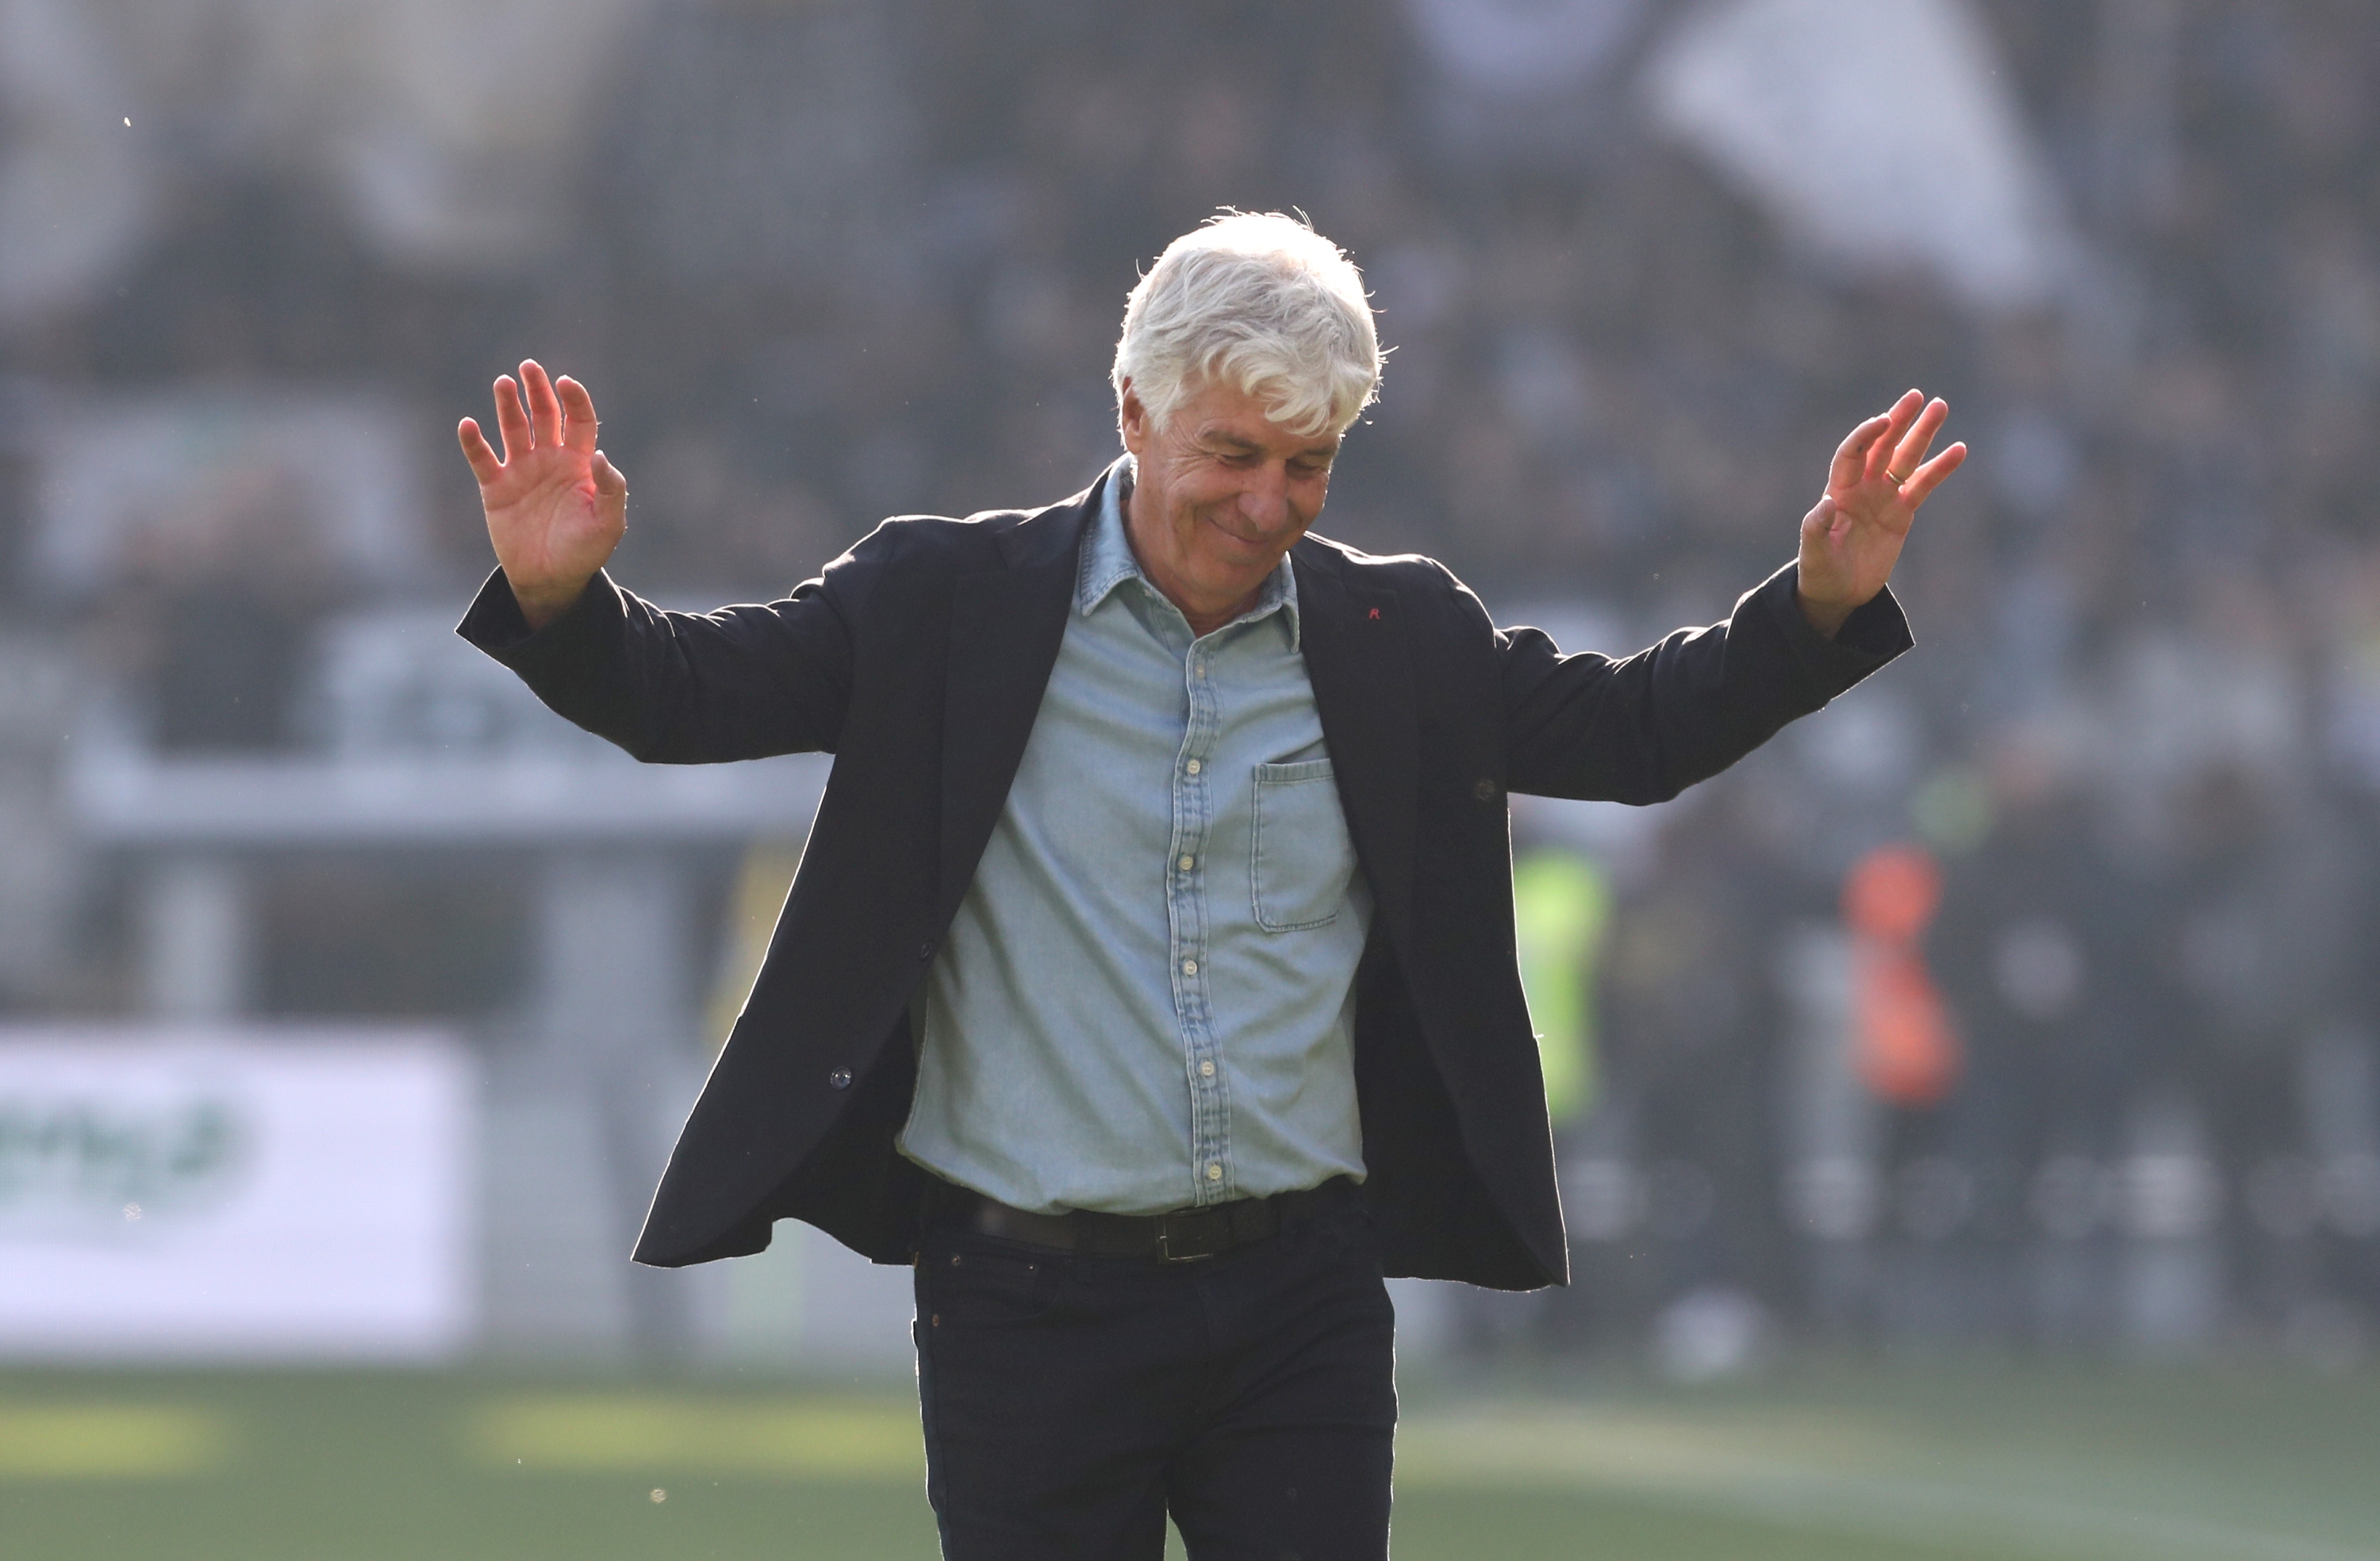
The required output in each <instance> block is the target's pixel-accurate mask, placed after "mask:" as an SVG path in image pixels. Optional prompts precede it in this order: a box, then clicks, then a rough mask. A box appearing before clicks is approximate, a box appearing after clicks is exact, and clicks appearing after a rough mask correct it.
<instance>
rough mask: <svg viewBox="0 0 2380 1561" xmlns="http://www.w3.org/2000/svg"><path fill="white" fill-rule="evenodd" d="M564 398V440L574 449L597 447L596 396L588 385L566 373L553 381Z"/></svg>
mask: <svg viewBox="0 0 2380 1561" xmlns="http://www.w3.org/2000/svg"><path fill="white" fill-rule="evenodd" d="M553 389H554V393H555V394H557V395H559V396H560V397H561V399H562V442H563V443H564V444H565V445H566V446H568V447H569V448H570V449H573V450H592V449H594V448H595V430H596V422H595V398H594V397H593V396H591V395H589V394H588V393H587V387H586V386H585V385H582V384H580V383H579V382H578V381H576V380H574V379H572V378H571V377H570V376H569V375H567V374H565V375H564V376H563V377H562V378H561V379H559V380H556V381H554V382H553Z"/></svg>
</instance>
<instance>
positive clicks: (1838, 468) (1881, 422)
mask: <svg viewBox="0 0 2380 1561" xmlns="http://www.w3.org/2000/svg"><path fill="white" fill-rule="evenodd" d="M1887 422H1888V418H1886V417H1883V416H1882V415H1880V414H1879V415H1878V416H1876V417H1870V418H1869V419H1868V420H1867V421H1866V422H1864V423H1862V424H1861V425H1860V426H1859V427H1857V428H1855V429H1853V430H1852V431H1851V432H1850V433H1849V434H1846V435H1845V436H1844V438H1843V442H1842V443H1840V444H1839V445H1837V446H1836V447H1835V463H1834V465H1833V466H1829V467H1828V468H1827V486H1828V487H1829V488H1849V487H1850V486H1851V485H1852V484H1853V483H1855V482H1857V481H1858V480H1859V479H1860V474H1861V473H1862V472H1863V471H1865V470H1866V469H1867V452H1868V447H1869V446H1870V445H1871V444H1873V443H1875V442H1876V436H1877V435H1878V434H1880V433H1882V432H1883V431H1884V429H1885V424H1886V423H1887Z"/></svg>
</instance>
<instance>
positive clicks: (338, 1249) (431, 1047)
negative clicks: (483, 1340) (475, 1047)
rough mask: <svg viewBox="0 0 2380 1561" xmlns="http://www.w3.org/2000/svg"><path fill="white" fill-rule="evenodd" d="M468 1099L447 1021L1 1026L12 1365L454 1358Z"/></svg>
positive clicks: (1, 1174)
mask: <svg viewBox="0 0 2380 1561" xmlns="http://www.w3.org/2000/svg"><path fill="white" fill-rule="evenodd" d="M476 1088H477V1084H476V1072H475V1068H474V1065H473V1061H472V1059H471V1057H470V1055H469V1054H468V1052H467V1051H465V1050H464V1048H463V1047H461V1046H460V1045H459V1044H457V1043H456V1042H455V1040H454V1039H453V1038H452V1037H450V1036H447V1035H443V1034H441V1033H438V1032H434V1031H419V1030H407V1031H391V1030H386V1029H382V1030H362V1029H354V1028H332V1027H310V1026H309V1027H299V1026H264V1025H240V1026H209V1027H194V1026H182V1025H176V1026H124V1027H106V1028H102V1027H89V1028H82V1027H70V1026H64V1025H59V1026H44V1027H40V1028H33V1027H7V1028H0V1355H9V1356H18V1357H27V1356H32V1357H52V1358H81V1359H103V1358H118V1359H121V1358H148V1359H160V1358H169V1359H203V1358H237V1359H246V1360H270V1359H291V1360H308V1359H311V1360H321V1359H326V1358H345V1359H378V1360H427V1359H435V1358H439V1357H442V1356H445V1355H448V1354H451V1353H453V1352H455V1351H456V1350H457V1349H462V1348H463V1347H465V1346H467V1345H468V1344H469V1343H470V1341H471V1339H472V1337H473V1335H474V1333H475V1331H476V1329H477V1325H478V1313H479V1280H478V1275H477V1272H476V1269H477V1262H476V1240H477V1237H476V1228H475V1227H476V1210H477V1205H478V1196H477V1188H476V1185H475V1181H476V1174H475V1167H474V1164H473V1161H474V1159H475V1146H476V1137H477V1132H478V1107H477V1100H476Z"/></svg>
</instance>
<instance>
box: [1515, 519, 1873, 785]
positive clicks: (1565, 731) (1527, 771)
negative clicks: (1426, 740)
mask: <svg viewBox="0 0 2380 1561" xmlns="http://www.w3.org/2000/svg"><path fill="white" fill-rule="evenodd" d="M1797 577H1798V576H1797V571H1796V566H1795V565H1793V564H1790V563H1789V564H1787V565H1786V566H1785V567H1784V568H1783V569H1780V570H1779V571H1778V572H1777V573H1776V574H1774V575H1770V576H1769V577H1768V578H1767V580H1766V581H1764V582H1763V583H1762V584H1760V585H1759V586H1757V587H1754V588H1753V589H1752V590H1750V591H1747V592H1745V593H1744V595H1743V598H1742V599H1739V600H1738V601H1737V602H1736V604H1735V611H1734V612H1733V613H1731V614H1730V616H1729V617H1728V618H1727V620H1726V621H1725V622H1724V623H1714V624H1712V625H1711V626H1709V627H1708V628H1701V629H1680V630H1679V631H1677V632H1676V633H1674V634H1672V635H1669V636H1668V637H1667V638H1665V639H1663V640H1662V641H1661V642H1660V643H1659V644H1658V645H1655V646H1653V647H1651V648H1649V649H1646V650H1641V651H1639V652H1637V653H1636V654H1635V655H1633V656H1630V657H1627V658H1626V659H1621V660H1613V659H1609V658H1608V657H1603V656H1597V655H1592V654H1583V655H1574V656H1565V655H1563V654H1562V653H1561V652H1560V649H1558V648H1557V647H1555V645H1554V643H1553V641H1552V640H1550V639H1548V637H1547V636H1546V635H1545V634H1544V633H1543V632H1541V631H1539V630H1536V629H1513V630H1511V631H1509V632H1507V631H1503V630H1499V631H1497V635H1496V639H1497V649H1498V654H1499V657H1500V663H1501V666H1500V675H1501V679H1502V691H1503V701H1504V721H1505V744H1506V746H1505V752H1506V763H1507V765H1508V767H1509V777H1508V780H1507V782H1506V783H1507V785H1508V786H1509V787H1510V788H1511V789H1512V791H1515V792H1523V793H1536V794H1537V795H1541V796H1554V797H1578V798H1591V799H1595V800H1598V801H1610V802H1624V803H1656V802H1666V801H1668V800H1669V799H1670V798H1671V797H1674V796H1676V795H1677V794H1678V793H1680V792H1682V791H1683V790H1685V789H1686V788H1687V787H1688V786H1691V785H1693V784H1694V782H1695V781H1697V780H1705V779H1706V778H1708V777H1710V776H1713V775H1716V774H1718V772H1719V771H1720V770H1722V769H1725V768H1727V767H1728V766H1730V765H1731V764H1733V763H1734V762H1735V761H1736V760H1737V759H1740V758H1742V757H1743V756H1744V755H1746V754H1748V753H1750V752H1751V751H1752V750H1753V749H1755V748H1756V747H1758V746H1759V745H1760V744H1763V743H1765V742H1767V740H1768V739H1769V738H1770V737H1772V736H1774V735H1775V734H1776V733H1777V732H1778V731H1779V729H1780V728H1782V727H1783V726H1784V725H1785V723H1786V722H1788V721H1790V720H1793V719H1794V718H1796V717H1798V716H1803V715H1807V714H1809V713H1810V712H1811V711H1813V710H1816V709H1819V708H1823V707H1824V706H1825V705H1826V703H1827V702H1828V700H1830V699H1832V698H1833V697H1834V696H1836V695H1838V694H1840V693H1841V692H1843V691H1844V690H1845V689H1847V688H1849V687H1851V686H1852V684H1856V683H1858V682H1859V681H1860V680H1861V679H1862V678H1864V677H1866V676H1867V675H1868V674H1869V673H1870V672H1874V671H1876V669H1877V668H1878V667H1881V666H1883V665H1884V664H1885V663H1886V662H1887V661H1889V660H1891V659H1893V658H1894V657H1896V656H1898V655H1900V653H1901V652H1902V651H1903V650H1906V649H1908V648H1909V647H1910V645H1911V643H1912V641H1911V639H1910V635H1909V623H1908V620H1907V619H1906V618H1905V617H1903V616H1902V614H1901V611H1900V603H1899V602H1898V601H1897V600H1895V599H1893V596H1892V593H1891V591H1890V590H1889V588H1888V589H1887V590H1885V591H1883V592H1881V593H1879V594H1878V595H1877V596H1876V599H1874V600H1872V601H1869V602H1868V603H1867V604H1866V605H1864V606H1863V607H1861V608H1860V609H1859V610H1858V611H1855V612H1853V613H1852V615H1851V617H1850V619H1849V620H1847V621H1846V622H1845V623H1844V624H1843V626H1842V628H1841V630H1840V632H1839V633H1838V634H1837V635H1835V637H1834V638H1833V639H1828V637H1827V636H1826V635H1822V634H1820V633H1818V631H1817V630H1815V629H1814V628H1812V627H1811V626H1810V623H1809V620H1808V619H1806V618H1804V617H1803V616H1802V611H1801V608H1800V607H1799V606H1798V605H1797V604H1796V603H1795V601H1794V599H1793V597H1794V587H1795V581H1796V579H1797Z"/></svg>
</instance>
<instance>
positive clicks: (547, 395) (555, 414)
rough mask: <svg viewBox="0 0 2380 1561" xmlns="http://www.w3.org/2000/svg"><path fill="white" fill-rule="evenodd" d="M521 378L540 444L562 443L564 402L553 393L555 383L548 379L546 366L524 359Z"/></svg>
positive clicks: (527, 358)
mask: <svg viewBox="0 0 2380 1561" xmlns="http://www.w3.org/2000/svg"><path fill="white" fill-rule="evenodd" d="M520 376H521V388H522V389H524V390H526V391H528V415H529V416H530V417H532V418H534V419H535V420H536V423H537V442H538V443H539V444H540V446H552V445H556V444H559V443H561V442H562V402H561V401H560V400H559V399H558V398H557V397H556V396H555V395H554V393H553V381H552V380H550V379H548V378H547V377H546V372H545V365H543V364H541V363H540V362H539V361H538V360H537V359H536V358H533V357H526V358H523V359H522V360H521V366H520Z"/></svg>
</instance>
